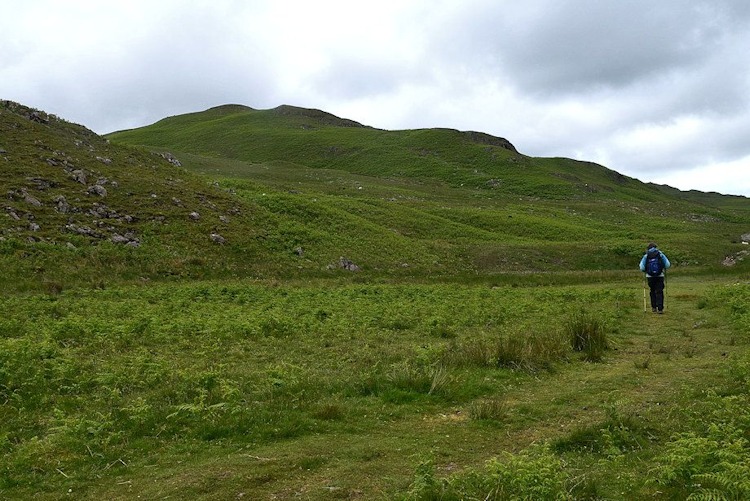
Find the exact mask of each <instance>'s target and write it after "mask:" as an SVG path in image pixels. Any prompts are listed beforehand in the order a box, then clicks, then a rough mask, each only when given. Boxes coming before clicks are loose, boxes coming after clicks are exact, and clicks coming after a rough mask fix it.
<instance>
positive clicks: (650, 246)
mask: <svg viewBox="0 0 750 501" xmlns="http://www.w3.org/2000/svg"><path fill="white" fill-rule="evenodd" d="M647 248H648V249H655V248H656V243H654V242H649V243H648V247H647Z"/></svg>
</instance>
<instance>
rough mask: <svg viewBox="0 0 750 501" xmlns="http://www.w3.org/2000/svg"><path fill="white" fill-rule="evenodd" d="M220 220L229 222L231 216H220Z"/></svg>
mask: <svg viewBox="0 0 750 501" xmlns="http://www.w3.org/2000/svg"><path fill="white" fill-rule="evenodd" d="M219 221H221V222H222V223H224V224H226V223H228V222H229V218H228V217H227V216H219Z"/></svg>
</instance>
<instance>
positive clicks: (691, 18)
mask: <svg viewBox="0 0 750 501" xmlns="http://www.w3.org/2000/svg"><path fill="white" fill-rule="evenodd" d="M749 52H750V2H749V1H747V0H708V1H701V0H658V1H655V0H494V1H493V0H414V1H410V0H378V1H355V0H341V1H329V0H317V1H310V0H299V1H292V0H247V1H240V0H196V1H190V0H149V1H144V0H121V1H118V2H115V1H109V0H91V1H83V0H67V1H63V0H59V1H53V0H0V99H10V100H14V101H18V102H21V103H23V104H26V105H28V106H32V107H35V108H39V109H42V110H44V111H47V112H49V113H54V114H56V115H59V116H60V117H62V118H65V119H67V120H69V121H72V122H76V123H80V124H82V125H85V126H87V127H89V128H90V129H93V130H94V131H96V132H98V133H106V132H112V131H114V130H120V129H125V128H132V127H139V126H142V125H147V124H150V123H153V122H155V121H157V120H159V119H161V118H164V117H166V116H170V115H176V114H181V113H188V112H193V111H201V110H204V109H206V108H209V107H212V106H217V105H220V104H227V103H239V104H244V105H247V106H250V107H253V108H256V109H267V108H275V107H276V106H279V105H281V104H291V105H295V106H302V107H306V108H318V109H322V110H324V111H328V112H330V113H333V114H334V115H337V116H340V117H342V118H349V119H352V120H356V121H358V122H360V123H363V124H365V125H370V126H373V127H378V128H383V129H390V130H401V129H413V128H427V127H448V128H454V129H459V130H476V131H480V132H487V133H489V134H493V135H496V136H500V137H504V138H506V139H508V140H510V141H511V142H512V143H513V144H514V145H515V146H516V148H518V150H519V151H521V152H522V153H525V154H527V155H533V156H563V157H570V158H576V159H581V160H588V161H593V162H597V163H600V164H603V165H605V166H607V167H609V168H611V169H614V170H616V171H618V172H621V173H623V174H626V175H629V176H632V177H636V178H638V179H640V180H642V181H650V182H657V183H662V184H669V185H671V186H674V187H677V188H680V189H698V190H701V191H718V192H721V193H727V194H738V195H745V196H750V56H748V53H749Z"/></svg>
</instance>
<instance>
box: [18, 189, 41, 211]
mask: <svg viewBox="0 0 750 501" xmlns="http://www.w3.org/2000/svg"><path fill="white" fill-rule="evenodd" d="M21 193H22V194H23V201H24V202H26V203H27V204H30V205H33V206H34V207H41V206H42V202H40V201H39V199H38V198H36V197H33V196H31V195H29V194H28V193H26V190H23V191H22V192H21Z"/></svg>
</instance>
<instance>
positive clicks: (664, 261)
mask: <svg viewBox="0 0 750 501" xmlns="http://www.w3.org/2000/svg"><path fill="white" fill-rule="evenodd" d="M657 250H658V249H657ZM659 257H661V262H662V264H664V269H665V270H666V269H667V268H669V267H670V266H672V263H670V262H669V259H667V256H666V254H664V253H663V252H662V251H659ZM646 259H648V252H647V253H646V254H644V255H643V257H642V258H641V265H640V267H641V271H642V272H644V273H645V272H646ZM646 276H647V277H650V276H651V275H649V274H648V273H646ZM658 276H660V277H663V276H664V271H662V272H661V274H660V275H658Z"/></svg>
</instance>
